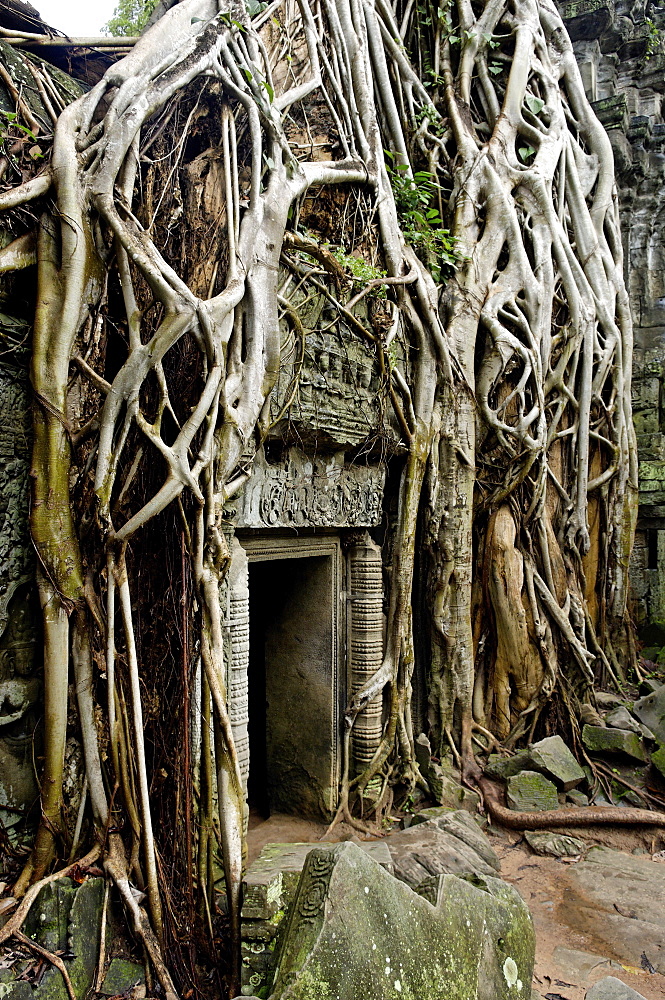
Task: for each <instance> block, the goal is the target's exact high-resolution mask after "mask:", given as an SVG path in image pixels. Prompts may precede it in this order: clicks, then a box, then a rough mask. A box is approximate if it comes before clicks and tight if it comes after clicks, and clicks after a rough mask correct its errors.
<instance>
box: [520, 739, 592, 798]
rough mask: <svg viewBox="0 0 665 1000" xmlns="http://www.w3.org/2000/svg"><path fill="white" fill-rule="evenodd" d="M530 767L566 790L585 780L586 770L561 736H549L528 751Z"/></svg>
mask: <svg viewBox="0 0 665 1000" xmlns="http://www.w3.org/2000/svg"><path fill="white" fill-rule="evenodd" d="M526 758H527V760H528V767H529V770H531V771H539V772H540V774H544V775H545V777H546V778H549V779H550V781H553V782H554V784H555V785H556V786H557V788H560V789H562V790H563V791H564V792H568V791H570V789H571V788H575V787H576V786H577V785H579V784H580V782H582V781H584V771H583V770H582V768H581V767H580V765H579V764H578V763H577V761H576V760H575V758H574V757H573V755H572V753H571V752H570V750H569V749H568V747H567V746H566V744H565V743H564V742H563V740H562V739H561V737H560V736H547V737H546V738H545V739H544V740H540V742H539V743H534V744H533V745H532V746H530V747H529V748H528V750H527V751H526Z"/></svg>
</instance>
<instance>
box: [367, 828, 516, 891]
mask: <svg viewBox="0 0 665 1000" xmlns="http://www.w3.org/2000/svg"><path fill="white" fill-rule="evenodd" d="M385 843H386V844H387V847H388V850H389V851H390V856H391V858H392V861H393V866H394V873H395V876H396V877H397V878H398V879H401V880H402V881H403V882H406V883H407V884H408V885H410V886H412V887H414V888H415V887H416V886H417V885H420V883H421V882H422V881H423V880H424V879H426V878H428V876H430V875H441V874H452V875H466V874H474V875H495V874H496V872H497V871H499V870H500V863H499V860H498V858H497V856H496V854H495V853H494V851H493V850H492V847H491V845H490V843H489V840H488V839H487V837H486V836H485V834H484V833H483V832H482V830H481V829H480V828H479V827H478V825H477V823H476V822H475V821H474V820H473V819H472V818H471V816H470V815H469V814H468V813H467V812H465V811H464V810H461V809H460V810H457V811H456V812H452V813H448V814H447V815H444V816H440V817H439V818H438V819H432V820H428V821H427V822H425V823H420V824H418V825H417V826H415V827H409V829H408V830H402V831H400V832H398V833H394V834H392V836H390V837H389V838H388V839H387V840H386V841H385Z"/></svg>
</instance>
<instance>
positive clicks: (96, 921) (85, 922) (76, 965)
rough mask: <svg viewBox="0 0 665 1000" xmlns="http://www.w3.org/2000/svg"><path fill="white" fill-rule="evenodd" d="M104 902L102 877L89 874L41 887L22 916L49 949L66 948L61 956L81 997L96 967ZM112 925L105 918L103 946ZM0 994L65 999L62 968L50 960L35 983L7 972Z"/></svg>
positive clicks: (10, 999)
mask: <svg viewBox="0 0 665 1000" xmlns="http://www.w3.org/2000/svg"><path fill="white" fill-rule="evenodd" d="M103 903H104V879H103V878H91V879H87V880H86V881H85V882H82V883H81V885H78V886H77V885H76V884H75V883H74V882H72V880H71V879H59V880H58V881H57V882H51V883H49V884H48V885H46V886H44V888H43V889H41V891H40V892H39V895H38V896H37V898H36V900H35V902H34V903H33V905H32V907H31V911H30V914H29V917H28V919H27V920H26V933H27V934H28V935H29V936H30V937H31V938H33V940H35V941H36V942H37V943H38V944H41V945H42V947H45V948H47V949H48V950H49V951H54V952H60V953H64V958H63V961H64V963H65V966H66V968H67V972H68V973H69V978H70V979H71V982H72V986H73V988H74V992H75V994H76V996H77V997H79V998H82V997H84V996H85V995H86V993H87V992H88V990H89V989H90V987H91V985H92V980H93V977H94V975H95V971H96V969H97V959H98V955H99V942H100V937H101V921H102V908H103ZM109 916H110V915H109ZM111 928H112V920H111V919H109V920H108V921H107V925H106V932H107V938H106V943H107V946H108V944H109V943H110V939H111ZM26 987H27V989H26ZM0 998H1V1000H67V990H66V988H65V984H64V980H63V978H62V974H61V973H60V971H59V970H58V969H56V968H54V967H53V966H50V967H49V968H47V969H46V971H45V972H44V975H43V976H42V978H41V981H40V983H39V985H38V986H37V987H35V988H33V987H31V986H30V984H29V983H26V982H21V981H17V980H14V979H12V978H10V977H8V978H7V980H6V981H4V982H0Z"/></svg>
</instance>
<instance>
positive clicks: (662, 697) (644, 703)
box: [633, 684, 665, 744]
mask: <svg viewBox="0 0 665 1000" xmlns="http://www.w3.org/2000/svg"><path fill="white" fill-rule="evenodd" d="M633 714H634V715H636V716H637V718H638V719H639V720H640V722H642V723H644V725H645V726H648V727H649V729H650V730H651V732H652V733H653V735H654V736H655V738H656V739H657V740H658V742H659V743H663V744H665V684H661V686H660V687H659V688H657V689H656V690H655V691H654V692H653V694H648V695H646V697H644V698H640V700H639V701H636V702H635V704H634V706H633Z"/></svg>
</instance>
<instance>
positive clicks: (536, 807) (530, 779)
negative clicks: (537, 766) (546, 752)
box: [506, 771, 559, 812]
mask: <svg viewBox="0 0 665 1000" xmlns="http://www.w3.org/2000/svg"><path fill="white" fill-rule="evenodd" d="M506 802H507V803H508V806H509V808H510V809H514V810H516V811H517V812H541V811H542V810H543V809H557V808H558V805H559V799H558V796H557V791H556V786H555V785H553V784H552V782H551V781H549V780H548V779H547V778H546V777H545V775H544V774H539V773H538V772H537V771H520V773H519V774H515V775H513V777H511V778H508V782H507V790H506Z"/></svg>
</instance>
